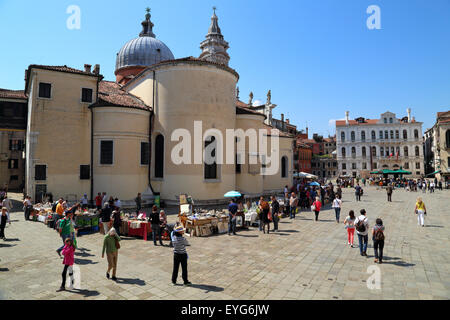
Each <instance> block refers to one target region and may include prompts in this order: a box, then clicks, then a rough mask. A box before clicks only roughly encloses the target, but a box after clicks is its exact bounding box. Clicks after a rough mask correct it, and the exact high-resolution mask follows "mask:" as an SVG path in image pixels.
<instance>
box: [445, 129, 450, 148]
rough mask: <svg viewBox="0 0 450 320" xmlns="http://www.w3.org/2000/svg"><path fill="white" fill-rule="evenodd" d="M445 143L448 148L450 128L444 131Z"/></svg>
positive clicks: (449, 145) (449, 144) (449, 146)
mask: <svg viewBox="0 0 450 320" xmlns="http://www.w3.org/2000/svg"><path fill="white" fill-rule="evenodd" d="M445 144H446V145H447V148H450V129H449V130H447V131H446V132H445Z"/></svg>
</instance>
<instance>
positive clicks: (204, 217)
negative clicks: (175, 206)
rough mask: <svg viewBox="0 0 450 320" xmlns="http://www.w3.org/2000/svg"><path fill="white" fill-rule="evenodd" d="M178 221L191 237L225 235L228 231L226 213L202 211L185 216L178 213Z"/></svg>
mask: <svg viewBox="0 0 450 320" xmlns="http://www.w3.org/2000/svg"><path fill="white" fill-rule="evenodd" d="M178 217H179V221H180V223H181V224H182V225H183V226H184V227H185V228H186V233H187V234H189V235H190V236H191V237H208V236H211V235H213V234H216V233H218V234H221V233H226V232H227V230H228V219H229V218H228V212H226V211H216V210H212V211H207V210H202V211H199V212H197V213H195V214H193V215H189V216H187V215H186V214H183V213H180V215H179V216H178Z"/></svg>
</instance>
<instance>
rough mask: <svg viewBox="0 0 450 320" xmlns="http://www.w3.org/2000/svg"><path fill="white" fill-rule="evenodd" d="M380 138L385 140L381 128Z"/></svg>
mask: <svg viewBox="0 0 450 320" xmlns="http://www.w3.org/2000/svg"><path fill="white" fill-rule="evenodd" d="M379 133H380V139H381V140H383V131H381V130H380V132H379Z"/></svg>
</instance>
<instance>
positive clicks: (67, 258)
mask: <svg viewBox="0 0 450 320" xmlns="http://www.w3.org/2000/svg"><path fill="white" fill-rule="evenodd" d="M61 253H62V254H63V256H64V260H63V265H64V270H63V272H62V283H61V287H60V288H59V289H58V290H56V292H60V291H65V290H66V276H67V270H69V277H70V286H69V289H70V290H72V289H73V285H74V282H75V279H74V277H73V264H74V261H75V258H74V254H75V245H74V243H73V240H72V239H70V238H68V239H66V240H65V242H64V248H63V249H62V252H61Z"/></svg>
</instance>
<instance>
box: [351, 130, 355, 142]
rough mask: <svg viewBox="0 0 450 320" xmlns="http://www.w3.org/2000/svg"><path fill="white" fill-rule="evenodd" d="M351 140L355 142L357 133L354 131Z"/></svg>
mask: <svg viewBox="0 0 450 320" xmlns="http://www.w3.org/2000/svg"><path fill="white" fill-rule="evenodd" d="M351 139H352V141H355V131H352V133H351Z"/></svg>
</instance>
